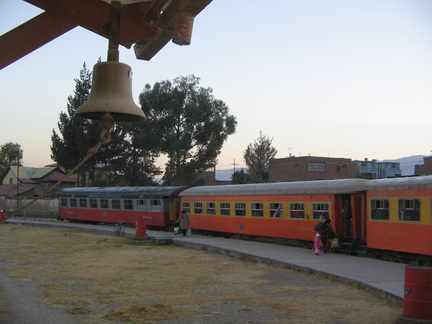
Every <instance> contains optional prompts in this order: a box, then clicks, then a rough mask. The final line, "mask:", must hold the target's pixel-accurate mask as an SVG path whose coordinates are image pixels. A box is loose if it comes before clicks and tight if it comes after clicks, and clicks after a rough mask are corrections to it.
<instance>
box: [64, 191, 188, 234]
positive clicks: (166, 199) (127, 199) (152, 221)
mask: <svg viewBox="0 0 432 324" xmlns="http://www.w3.org/2000/svg"><path fill="white" fill-rule="evenodd" d="M184 189H186V187H111V188H102V187H101V188H96V187H94V188H65V189H62V190H59V192H58V196H59V198H60V204H59V205H60V219H65V220H69V221H87V222H94V223H98V222H103V223H115V222H119V221H121V222H123V223H125V224H133V225H135V224H136V222H137V221H145V223H146V225H148V226H158V227H165V226H168V225H169V224H170V223H173V222H175V220H176V219H177V217H178V215H179V197H178V194H179V192H181V191H183V190H184Z"/></svg>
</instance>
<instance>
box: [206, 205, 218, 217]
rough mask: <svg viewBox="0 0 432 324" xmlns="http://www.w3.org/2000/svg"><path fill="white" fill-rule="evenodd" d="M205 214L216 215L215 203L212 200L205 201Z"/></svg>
mask: <svg viewBox="0 0 432 324" xmlns="http://www.w3.org/2000/svg"><path fill="white" fill-rule="evenodd" d="M207 215H216V204H215V203H214V202H208V203H207Z"/></svg>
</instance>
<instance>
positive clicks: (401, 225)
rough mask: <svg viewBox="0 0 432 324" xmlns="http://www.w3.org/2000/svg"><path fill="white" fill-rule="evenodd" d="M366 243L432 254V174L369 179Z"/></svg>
mask: <svg viewBox="0 0 432 324" xmlns="http://www.w3.org/2000/svg"><path fill="white" fill-rule="evenodd" d="M366 199H367V229H366V231H367V246H368V248H369V249H372V250H373V251H374V252H376V251H378V252H381V253H382V252H383V251H398V252H403V253H410V254H420V255H428V256H432V177H430V176H424V177H412V178H394V179H382V180H374V181H369V182H368V188H367V198H366Z"/></svg>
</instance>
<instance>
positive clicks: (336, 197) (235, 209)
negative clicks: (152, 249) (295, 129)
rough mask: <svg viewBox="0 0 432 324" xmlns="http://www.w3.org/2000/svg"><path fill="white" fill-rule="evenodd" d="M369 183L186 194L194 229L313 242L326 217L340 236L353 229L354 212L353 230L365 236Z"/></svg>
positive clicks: (209, 188) (196, 189)
mask: <svg viewBox="0 0 432 324" xmlns="http://www.w3.org/2000/svg"><path fill="white" fill-rule="evenodd" d="M367 183H368V180H365V179H344V180H325V181H304V182H283V183H282V182H280V183H266V184H245V185H229V186H206V187H194V188H189V189H186V190H185V191H182V192H181V193H180V197H181V203H182V209H184V210H186V211H187V212H188V213H189V218H190V222H191V228H192V229H196V230H204V231H213V232H221V233H232V234H244V235H251V236H265V237H274V238H283V239H294V240H304V241H310V240H312V238H313V237H314V235H315V230H314V226H315V225H316V224H317V223H318V222H321V221H323V220H324V219H326V218H330V219H331V220H332V223H331V225H332V226H333V228H334V229H335V232H336V235H337V236H343V235H344V233H345V232H346V231H347V230H348V229H347V228H346V227H347V225H348V224H347V222H346V221H345V220H344V219H343V218H342V210H343V207H344V206H345V205H349V206H350V207H351V212H352V213H351V214H352V220H353V222H352V228H350V230H352V231H353V232H354V233H355V235H356V236H358V237H362V236H363V235H364V234H365V232H364V230H363V228H364V216H363V215H364V197H365V191H366V187H367Z"/></svg>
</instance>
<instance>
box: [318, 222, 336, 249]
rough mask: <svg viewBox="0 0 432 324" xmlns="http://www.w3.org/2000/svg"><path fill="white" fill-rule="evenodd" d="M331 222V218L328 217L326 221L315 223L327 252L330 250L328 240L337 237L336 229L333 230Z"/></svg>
mask: <svg viewBox="0 0 432 324" xmlns="http://www.w3.org/2000/svg"><path fill="white" fill-rule="evenodd" d="M330 222H331V219H330V218H327V219H326V220H325V221H324V222H321V223H318V224H316V225H315V230H316V231H317V232H318V234H319V235H320V238H321V241H322V244H323V252H324V253H327V252H328V251H329V244H328V243H329V242H328V240H329V239H332V238H335V237H336V234H335V231H334V230H333V227H332V226H331V225H330Z"/></svg>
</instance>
